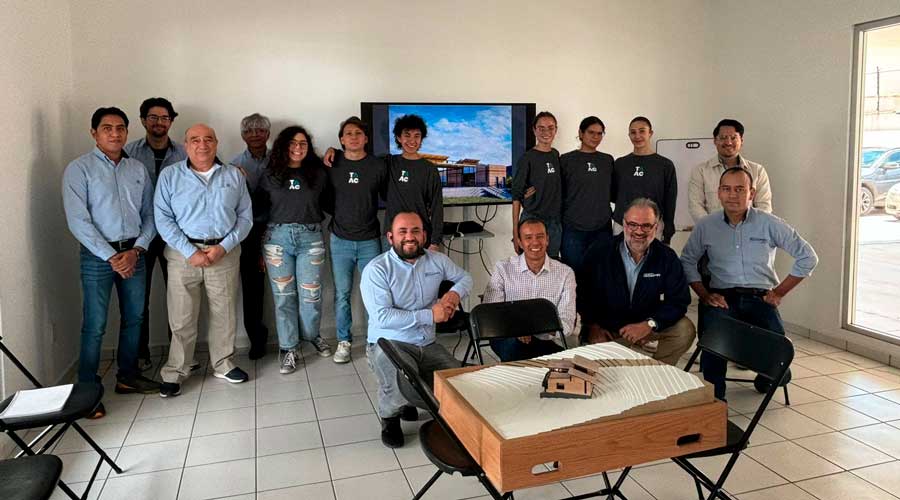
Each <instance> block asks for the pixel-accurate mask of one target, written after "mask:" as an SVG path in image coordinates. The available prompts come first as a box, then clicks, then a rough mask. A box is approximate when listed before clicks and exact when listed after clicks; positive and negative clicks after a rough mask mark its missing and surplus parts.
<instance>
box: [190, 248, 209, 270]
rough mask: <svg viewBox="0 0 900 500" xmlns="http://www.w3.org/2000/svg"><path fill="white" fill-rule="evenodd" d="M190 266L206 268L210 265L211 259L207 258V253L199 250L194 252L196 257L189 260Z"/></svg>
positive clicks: (192, 256)
mask: <svg viewBox="0 0 900 500" xmlns="http://www.w3.org/2000/svg"><path fill="white" fill-rule="evenodd" d="M188 264H190V265H192V266H194V267H206V266H208V265H209V257H207V256H206V252H204V251H203V250H197V251H196V252H194V255H191V258H190V259H188Z"/></svg>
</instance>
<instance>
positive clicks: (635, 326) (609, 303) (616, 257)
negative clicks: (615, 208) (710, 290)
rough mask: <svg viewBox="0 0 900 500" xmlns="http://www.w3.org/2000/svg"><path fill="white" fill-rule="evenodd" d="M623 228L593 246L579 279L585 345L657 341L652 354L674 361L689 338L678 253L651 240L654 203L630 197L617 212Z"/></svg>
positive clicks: (690, 329)
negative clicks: (624, 207) (655, 348)
mask: <svg viewBox="0 0 900 500" xmlns="http://www.w3.org/2000/svg"><path fill="white" fill-rule="evenodd" d="M622 221H623V223H624V224H623V232H622V234H619V235H618V236H616V237H615V238H613V239H612V240H601V241H599V242H597V243H596V244H595V245H593V246H592V247H591V248H590V249H589V250H588V254H587V256H586V257H585V260H584V266H583V267H582V269H581V270H580V275H581V276H580V279H579V280H578V293H577V297H578V299H577V302H578V310H579V311H582V323H583V324H584V329H583V332H582V335H583V337H584V338H583V340H584V341H585V342H586V343H590V344H593V343H597V342H607V341H610V340H614V341H616V342H618V343H620V344H624V345H627V346H643V345H644V344H646V343H647V342H650V341H654V340H656V341H659V346H658V348H657V350H656V352H655V353H653V358H654V359H656V360H658V361H661V362H663V363H667V364H670V365H674V364H675V363H677V362H678V359H679V358H680V357H681V355H682V354H684V353H685V351H687V350H688V348H690V346H691V343H692V342H693V341H694V336H695V330H694V324H693V323H691V320H689V319H688V318H686V317H685V313H686V312H687V307H688V305H689V304H690V303H691V295H690V292H689V291H688V284H687V280H686V279H685V275H684V270H683V269H682V266H681V262H680V261H679V260H678V255H676V254H675V251H674V250H672V249H671V248H669V246H668V245H665V244H663V243H662V242H660V241H659V240H657V239H656V231H657V227H658V226H659V221H660V210H659V206H658V205H657V204H656V203H655V202H654V201H653V200H650V199H649V198H635V199H634V200H632V201H631V203H629V204H628V207H627V208H626V209H625V211H624V215H623V216H622Z"/></svg>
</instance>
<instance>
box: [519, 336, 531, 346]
mask: <svg viewBox="0 0 900 500" xmlns="http://www.w3.org/2000/svg"><path fill="white" fill-rule="evenodd" d="M517 338H518V339H519V342H521V343H523V344H530V343H531V336H530V335H528V336H525V337H517Z"/></svg>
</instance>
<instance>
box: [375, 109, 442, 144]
mask: <svg viewBox="0 0 900 500" xmlns="http://www.w3.org/2000/svg"><path fill="white" fill-rule="evenodd" d="M404 130H418V131H419V132H421V133H422V139H424V138H425V137H427V136H428V127H427V126H425V120H423V119H422V117H421V116H419V115H403V116H401V117H400V118H397V120H396V121H394V142H396V143H397V147H398V148H399V147H402V146H400V141H399V140H398V137H400V135H401V134H403V131H404ZM367 137H368V135H367Z"/></svg>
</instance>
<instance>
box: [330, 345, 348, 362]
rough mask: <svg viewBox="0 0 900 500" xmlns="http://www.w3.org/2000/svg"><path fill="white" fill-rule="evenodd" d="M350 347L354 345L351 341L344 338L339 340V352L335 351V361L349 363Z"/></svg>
mask: <svg viewBox="0 0 900 500" xmlns="http://www.w3.org/2000/svg"><path fill="white" fill-rule="evenodd" d="M350 347H352V345H351V344H350V342H347V341H346V340H342V341H340V342H338V346H337V352H335V353H334V358H333V359H334V362H335V363H349V362H350Z"/></svg>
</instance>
